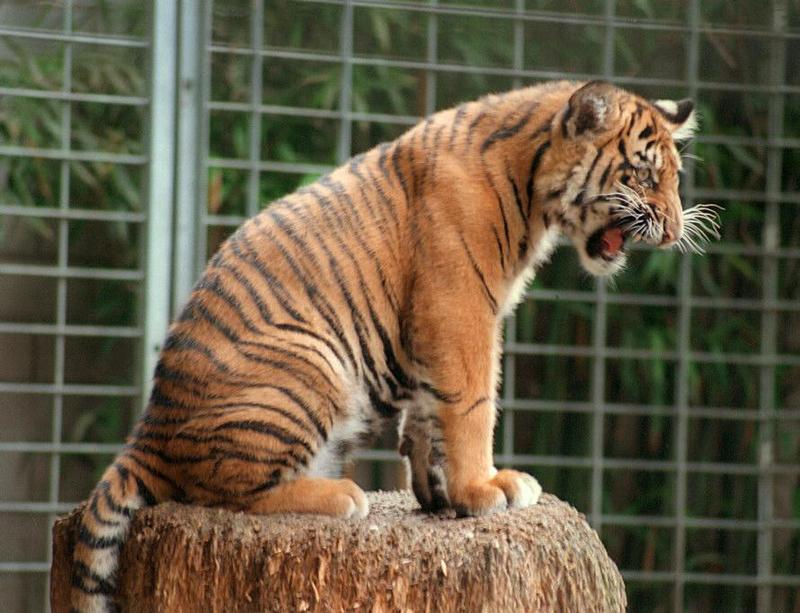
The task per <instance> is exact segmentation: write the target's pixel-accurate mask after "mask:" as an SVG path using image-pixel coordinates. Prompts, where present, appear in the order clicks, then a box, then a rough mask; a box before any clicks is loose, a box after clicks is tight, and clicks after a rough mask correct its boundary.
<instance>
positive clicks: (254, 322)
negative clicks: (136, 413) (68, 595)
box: [73, 82, 686, 611]
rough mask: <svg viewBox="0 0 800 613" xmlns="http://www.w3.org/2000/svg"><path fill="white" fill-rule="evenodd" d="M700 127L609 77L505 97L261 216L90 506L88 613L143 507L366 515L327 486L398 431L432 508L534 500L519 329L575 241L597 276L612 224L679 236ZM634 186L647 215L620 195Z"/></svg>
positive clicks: (79, 586)
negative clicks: (534, 290)
mask: <svg viewBox="0 0 800 613" xmlns="http://www.w3.org/2000/svg"><path fill="white" fill-rule="evenodd" d="M683 111H685V107H677V106H676V107H674V108H673V107H670V108H669V109H667V110H666V111H663V110H662V111H659V110H657V109H656V108H655V107H654V106H652V105H651V104H650V103H649V102H647V101H645V100H643V99H641V98H639V97H637V96H635V95H633V94H629V93H627V92H624V91H622V90H619V89H616V88H613V87H612V86H610V85H607V84H603V83H589V84H586V85H582V84H577V83H569V82H558V83H550V84H545V85H542V86H538V87H531V88H527V89H522V90H518V91H513V92H510V93H507V94H504V95H491V96H487V97H485V98H483V99H481V100H479V101H477V102H471V103H468V104H465V105H462V106H460V107H458V108H456V109H451V110H448V111H443V112H441V113H437V114H435V115H433V116H431V117H429V118H428V119H427V120H426V121H424V122H422V123H420V124H419V125H417V126H416V127H414V128H412V129H411V130H409V131H408V132H407V133H405V134H404V135H403V136H401V137H400V138H398V139H397V140H396V141H394V142H392V143H387V144H384V145H381V146H379V147H376V148H375V149H372V150H371V151H369V152H367V153H366V154H364V155H362V156H359V157H357V158H354V159H353V160H352V161H351V162H350V163H348V164H346V165H344V166H342V167H341V168H339V169H337V170H335V171H334V172H332V173H331V174H330V175H329V176H327V177H324V178H323V179H320V181H318V182H317V183H315V184H313V185H311V186H308V187H305V188H302V189H300V190H298V191H297V192H295V193H294V194H291V195H289V196H287V197H286V198H284V199H281V200H279V201H277V202H276V203H274V204H272V205H271V206H270V207H269V208H267V209H266V210H264V211H263V212H261V213H260V214H258V215H257V216H256V217H254V218H253V219H251V220H249V221H248V222H246V223H245V224H244V225H243V226H242V227H241V228H239V230H238V231H237V232H236V233H234V235H233V236H232V237H231V238H230V239H229V240H228V241H227V242H226V243H225V244H224V245H223V246H222V247H221V249H220V250H219V252H218V253H217V254H216V255H215V256H214V258H212V260H211V261H210V263H209V265H208V268H207V269H206V271H205V273H204V275H203V277H202V279H201V280H200V282H199V283H198V285H197V286H196V288H195V290H194V292H193V293H192V296H191V298H190V299H189V302H188V304H187V305H186V307H185V309H184V311H183V313H182V315H181V316H180V317H179V318H178V320H177V321H176V322H175V323H174V324H173V325H172V327H171V328H170V331H169V335H168V338H167V341H166V343H165V345H164V350H163V352H162V355H161V358H160V361H159V365H158V368H157V370H156V373H155V378H154V383H153V393H152V396H151V399H150V403H149V407H148V409H147V412H146V414H145V415H144V417H143V419H142V420H141V421H140V422H139V424H138V425H137V426H136V428H135V430H134V432H133V434H132V435H131V437H130V439H129V441H128V444H127V446H126V448H125V450H124V451H123V452H122V454H121V455H120V457H119V458H117V460H116V461H115V463H114V464H113V465H112V466H111V467H110V468H109V469H108V471H107V472H106V474H105V475H104V477H103V480H102V481H101V483H100V484H99V485H98V488H97V489H96V490H95V491H94V492H93V493H92V496H91V498H90V502H89V504H90V508H89V509H88V510H87V511H86V513H85V514H84V517H83V528H82V530H81V535H80V539H79V543H78V546H77V547H76V553H75V562H76V565H75V568H76V570H75V579H74V585H75V586H76V587H75V589H74V590H73V606H74V607H75V609H77V610H80V611H92V610H98V611H99V610H106V609H108V608H110V607H111V606H112V605H113V602H112V600H113V590H114V574H115V572H116V554H117V552H118V549H119V547H120V545H121V543H122V542H123V540H124V538H125V535H126V533H127V528H128V524H129V520H130V516H131V514H132V513H133V512H134V511H135V510H136V509H137V508H139V507H141V506H144V505H148V504H155V503H156V502H158V501H162V500H167V499H175V500H180V501H185V502H188V503H196V504H204V505H215V506H221V507H225V508H230V509H237V510H244V511H249V512H254V513H273V512H287V511H296V512H312V513H324V514H329V515H335V516H342V517H351V516H354V517H361V516H363V515H364V514H366V512H367V505H366V499H365V497H364V494H363V492H361V490H360V489H359V488H358V487H357V486H356V485H355V484H354V483H352V482H350V481H347V480H333V479H330V478H329V477H332V476H334V473H335V464H336V461H337V459H338V457H339V456H340V455H342V453H344V452H346V451H347V450H348V449H349V447H350V446H351V445H353V444H356V443H358V442H359V441H360V439H361V437H362V436H363V435H366V434H368V432H369V431H374V430H376V429H378V428H379V427H380V426H381V424H383V423H385V422H387V421H391V420H392V419H393V418H395V417H397V416H400V415H402V441H403V444H402V446H401V452H402V453H403V454H404V455H406V456H408V461H409V465H410V469H411V472H410V474H411V478H412V485H413V486H414V491H415V493H416V494H417V497H418V498H419V500H420V503H421V504H422V505H423V507H425V508H436V507H438V506H444V505H451V506H453V507H455V508H456V509H458V510H459V511H460V512H461V513H464V514H480V513H486V512H491V511H495V510H499V509H503V508H506V507H507V506H525V505H527V504H533V503H535V502H536V499H537V498H538V496H539V493H540V491H541V490H540V488H539V486H538V484H537V483H536V481H535V480H534V479H533V478H532V477H530V476H528V475H525V474H523V473H519V472H517V471H512V470H502V471H499V472H498V471H496V470H495V468H494V466H493V462H492V432H493V429H494V423H495V399H496V390H497V385H498V380H499V376H500V374H499V357H500V347H501V329H500V323H501V321H502V316H503V314H504V313H507V312H508V311H509V310H510V309H511V308H513V306H514V304H515V303H516V301H517V300H518V299H519V297H520V293H521V290H522V288H523V287H524V282H525V281H526V280H527V279H529V278H530V276H531V275H532V273H533V271H535V269H536V268H537V267H538V266H540V265H541V264H542V263H543V262H544V261H545V260H546V259H547V257H548V255H549V252H550V250H551V249H552V246H553V241H554V239H555V237H556V236H557V235H558V234H559V233H561V234H565V235H567V236H568V237H569V238H570V239H571V240H572V242H573V243H574V244H575V246H576V248H577V249H578V250H579V253H580V254H581V259H582V262H583V263H584V266H586V267H587V269H588V270H590V272H593V273H595V274H609V273H611V272H614V271H615V270H617V269H618V268H619V267H620V266H621V265H622V261H623V260H624V254H623V253H610V252H608V249H606V250H605V251H603V245H604V244H605V243H603V236H604V234H603V232H604V228H606V227H607V226H608V225H609V224H611V223H617V222H616V221H614V220H617V219H619V220H621V221H619V223H625V224H628V225H626V226H625V227H626V232H628V233H629V234H632V235H636V237H637V238H642V239H643V240H648V241H650V242H653V243H656V244H662V243H665V244H667V243H670V242H671V241H674V240H675V239H676V238H677V237H678V236H679V235H680V232H681V212H680V211H681V208H680V201H679V199H678V194H677V181H678V179H677V172H678V170H679V166H680V161H679V158H678V155H677V152H676V150H675V147H674V144H673V142H672V139H671V136H670V135H671V133H672V132H673V131H674V130H676V129H678V128H680V126H681V125H683V123H684V121H685V119H686V118H685V117H683V115H684V114H685V113H684V112H683ZM620 143H623V144H622V145H620ZM642 165H647V166H648V168H649V169H650V170H648V171H647V172H649V173H650V178H651V179H652V180H653V185H652V186H650V187H648V186H649V184H650V179H648V178H646V176H645V175H646V172H645V170H644V169H643V166H642ZM634 171H635V172H634ZM632 172H633V174H637V173H638V178H637V177H632V176H631V173H632ZM618 183H625V184H627V186H628V188H629V189H632V190H634V191H635V192H636V193H641V194H642V197H643V199H645V200H646V203H647V207H649V209H648V210H649V211H650V212H649V213H648V212H647V210H645V211H644V212H642V211H638V212H636V215H640V214H641V215H645V217H642V218H639V217H635V216H634V217H630V218H628V217H624V216H620V215H621V214H620V213H618V209H615V208H614V200H613V198H611V197H610V196H609V197H607V198H604V197H602V194H608V193H610V192H611V191H614V189H616V188H615V187H614V186H616V185H618ZM619 189H622V188H621V187H620V188H619ZM647 207H645V208H647ZM629 214H630V215H634V213H633V212H631V213H629ZM647 215H650V218H647V217H646V216H647ZM615 216H616V217H615ZM642 219H643V220H644V221H641V220H642ZM648 219H649V222H648V221H647V220H648ZM636 220H639V221H636ZM635 223H650V224H651V225H649V226H647V227H648V230H647V234H646V235H644V234H642V232H640V231H639V230H638V229H636V230H634V228H639V226H636V225H635ZM598 249H599V250H598Z"/></svg>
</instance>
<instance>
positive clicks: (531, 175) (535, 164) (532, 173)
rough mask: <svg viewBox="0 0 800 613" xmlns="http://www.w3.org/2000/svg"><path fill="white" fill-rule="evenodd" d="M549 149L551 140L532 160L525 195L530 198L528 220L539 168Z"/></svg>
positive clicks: (540, 147)
mask: <svg viewBox="0 0 800 613" xmlns="http://www.w3.org/2000/svg"><path fill="white" fill-rule="evenodd" d="M549 147H550V141H549V140H546V141H544V142H543V143H542V144H541V145H539V147H538V148H537V149H536V152H535V153H534V154H533V159H532V160H531V168H530V171H529V173H528V184H527V186H526V188H525V193H526V194H527V196H528V210H527V215H526V218H528V217H530V215H531V207H532V205H533V186H534V180H535V176H536V171H537V169H538V168H539V164H540V163H541V161H542V156H543V155H544V153H545V151H547V149H548V148H549Z"/></svg>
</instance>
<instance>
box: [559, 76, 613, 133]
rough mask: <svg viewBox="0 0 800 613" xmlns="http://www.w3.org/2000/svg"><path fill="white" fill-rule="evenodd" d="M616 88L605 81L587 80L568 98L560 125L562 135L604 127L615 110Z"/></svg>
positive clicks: (599, 130) (603, 128)
mask: <svg viewBox="0 0 800 613" xmlns="http://www.w3.org/2000/svg"><path fill="white" fill-rule="evenodd" d="M616 92H617V88H616V87H614V86H613V85H611V84H610V83H607V82H606V81H589V82H588V83H586V84H585V85H584V86H583V87H580V88H578V89H577V90H576V91H575V92H573V94H572V95H571V96H570V98H569V103H568V106H567V110H566V112H565V113H564V118H563V119H562V123H561V127H562V134H563V135H564V136H572V137H575V136H581V135H583V134H587V133H598V132H602V131H604V130H605V129H606V127H607V126H608V125H609V124H610V122H611V120H612V119H613V117H612V115H614V113H615V112H616V110H615V109H616V106H615V105H614V104H613V101H614V97H615V95H616Z"/></svg>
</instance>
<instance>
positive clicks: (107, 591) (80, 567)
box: [70, 560, 116, 596]
mask: <svg viewBox="0 0 800 613" xmlns="http://www.w3.org/2000/svg"><path fill="white" fill-rule="evenodd" d="M86 579H89V580H90V581H92V582H93V583H94V584H95V585H94V586H93V587H89V586H88V585H87V584H86ZM70 583H71V585H72V587H76V588H78V589H79V590H80V591H82V592H84V593H86V594H92V595H103V596H111V595H113V594H114V592H115V591H116V586H115V585H114V580H113V577H108V578H106V577H101V576H100V575H98V574H97V573H95V572H94V571H93V570H92V569H91V568H89V567H88V566H87V565H86V564H85V563H84V562H81V561H80V560H74V561H73V563H72V577H71V580H70Z"/></svg>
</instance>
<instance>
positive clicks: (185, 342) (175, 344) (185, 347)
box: [164, 330, 232, 374]
mask: <svg viewBox="0 0 800 613" xmlns="http://www.w3.org/2000/svg"><path fill="white" fill-rule="evenodd" d="M164 351H189V352H194V353H199V354H201V355H203V356H205V357H206V358H207V359H208V361H209V362H211V363H212V364H213V365H214V367H215V368H216V369H217V370H219V371H220V372H223V373H225V374H232V373H231V370H230V368H229V367H228V365H227V364H225V363H224V362H222V361H220V359H219V358H217V356H216V354H215V353H214V352H213V351H212V350H211V348H210V347H208V346H207V345H205V344H203V343H201V342H200V341H198V340H197V339H196V338H193V337H187V336H185V335H184V333H183V332H182V331H181V330H173V331H172V332H171V333H170V334H169V336H167V340H166V342H165V343H164Z"/></svg>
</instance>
